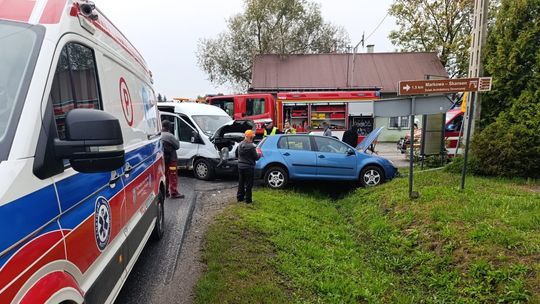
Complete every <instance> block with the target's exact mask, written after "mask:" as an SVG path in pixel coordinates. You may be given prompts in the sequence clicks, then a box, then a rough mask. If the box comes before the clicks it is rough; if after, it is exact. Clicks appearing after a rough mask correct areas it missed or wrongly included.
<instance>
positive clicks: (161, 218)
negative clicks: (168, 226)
mask: <svg viewBox="0 0 540 304" xmlns="http://www.w3.org/2000/svg"><path fill="white" fill-rule="evenodd" d="M156 208H157V216H156V225H155V226H154V230H153V231H152V240H153V241H159V240H161V238H162V237H163V235H164V234H165V196H164V195H163V191H161V190H160V191H159V193H158V197H157V204H156Z"/></svg>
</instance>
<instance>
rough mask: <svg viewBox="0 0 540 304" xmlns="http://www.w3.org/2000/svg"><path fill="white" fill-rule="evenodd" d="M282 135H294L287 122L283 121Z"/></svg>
mask: <svg viewBox="0 0 540 304" xmlns="http://www.w3.org/2000/svg"><path fill="white" fill-rule="evenodd" d="M283 134H296V129H295V128H293V127H291V123H290V122H289V121H288V120H285V125H283Z"/></svg>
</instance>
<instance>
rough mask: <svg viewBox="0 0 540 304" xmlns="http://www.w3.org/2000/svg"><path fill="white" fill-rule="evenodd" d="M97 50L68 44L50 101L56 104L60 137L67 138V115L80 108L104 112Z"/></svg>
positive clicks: (61, 55) (76, 44) (53, 84)
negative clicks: (100, 93)
mask: <svg viewBox="0 0 540 304" xmlns="http://www.w3.org/2000/svg"><path fill="white" fill-rule="evenodd" d="M94 58H95V57H94V51H93V50H92V49H91V48H89V47H87V46H84V45H82V44H78V43H68V44H66V45H65V46H64V48H63V49H62V52H61V53H60V58H59V60H58V65H57V66H56V71H55V74H54V79H53V83H52V87H51V93H50V95H49V99H50V100H51V101H52V104H53V109H54V118H55V121H56V127H57V130H58V138H60V139H62V140H63V139H65V138H66V134H65V118H66V114H67V113H68V112H69V111H70V110H72V109H76V108H85V109H99V110H102V109H103V108H102V106H101V101H100V97H99V87H98V79H97V69H96V62H95V59H94Z"/></svg>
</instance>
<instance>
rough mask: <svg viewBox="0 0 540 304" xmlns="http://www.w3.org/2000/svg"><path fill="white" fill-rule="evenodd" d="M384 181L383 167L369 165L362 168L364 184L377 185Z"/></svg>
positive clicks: (367, 185) (368, 185)
mask: <svg viewBox="0 0 540 304" xmlns="http://www.w3.org/2000/svg"><path fill="white" fill-rule="evenodd" d="M381 182H382V172H381V169H379V168H377V167H373V166H370V167H367V168H365V169H364V170H362V184H363V185H364V186H366V187H372V186H377V185H378V184H380V183H381Z"/></svg>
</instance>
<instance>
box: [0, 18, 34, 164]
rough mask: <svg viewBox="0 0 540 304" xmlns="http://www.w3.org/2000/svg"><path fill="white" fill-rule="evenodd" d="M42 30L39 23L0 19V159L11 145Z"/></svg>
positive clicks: (5, 155)
mask: <svg viewBox="0 0 540 304" xmlns="http://www.w3.org/2000/svg"><path fill="white" fill-rule="evenodd" d="M43 32H44V30H43V28H42V27H41V26H35V25H31V24H26V23H18V22H11V21H0V45H1V47H0V160H4V159H6V157H7V154H8V152H9V149H10V147H11V141H12V139H13V136H14V133H15V128H16V126H17V122H18V121H19V116H20V112H21V110H22V106H23V103H24V98H25V96H26V93H27V90H28V86H29V83H30V77H31V76H32V73H33V70H34V64H35V61H36V58H37V53H38V52H37V50H38V49H39V45H41V37H42V36H43ZM36 105H39V103H36Z"/></svg>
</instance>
